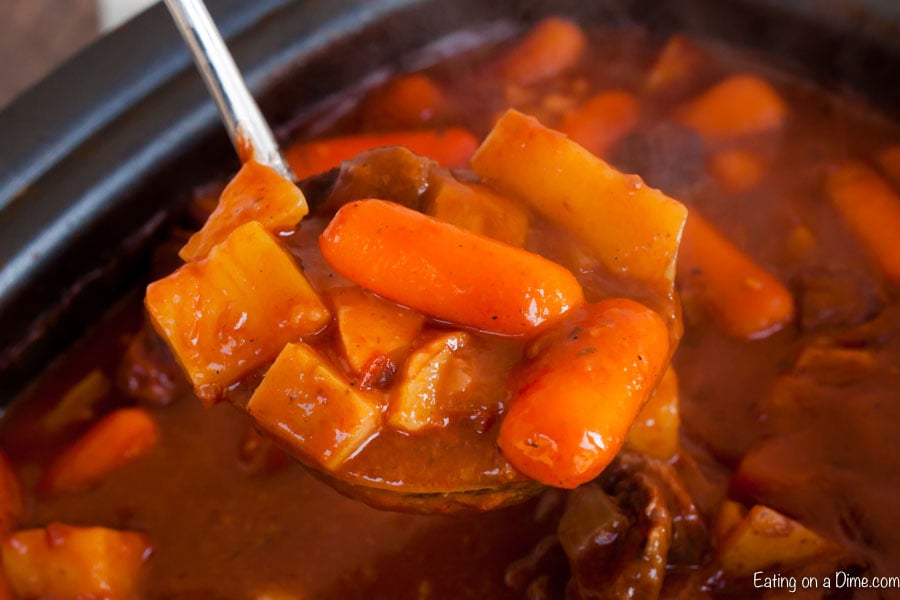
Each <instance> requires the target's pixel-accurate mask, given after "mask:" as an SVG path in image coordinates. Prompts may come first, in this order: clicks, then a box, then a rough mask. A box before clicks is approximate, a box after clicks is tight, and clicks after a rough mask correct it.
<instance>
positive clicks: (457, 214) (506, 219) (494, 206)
mask: <svg viewBox="0 0 900 600" xmlns="http://www.w3.org/2000/svg"><path fill="white" fill-rule="evenodd" d="M427 212H428V214H429V215H431V216H432V217H434V218H436V219H440V220H441V221H445V222H447V223H450V224H452V225H456V226H457V227H462V228H463V229H468V230H469V231H472V232H474V233H480V234H481V235H486V236H488V237H490V238H494V239H495V240H497V241H500V242H504V243H506V244H509V245H510V246H518V247H519V248H521V247H523V246H524V245H525V240H526V238H527V237H528V213H526V212H525V210H524V208H522V207H521V206H520V205H519V204H517V203H516V202H513V201H512V200H510V199H508V198H505V197H503V196H501V195H500V194H497V193H496V192H494V191H492V190H491V189H490V188H489V187H487V186H486V185H481V184H478V183H463V182H461V181H457V180H455V179H453V178H451V177H447V178H445V179H444V180H443V181H442V182H441V186H440V188H439V189H438V192H437V195H435V197H434V199H433V200H432V201H431V203H430V204H429V206H428V211H427Z"/></svg>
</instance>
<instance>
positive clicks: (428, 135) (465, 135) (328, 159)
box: [285, 127, 478, 179]
mask: <svg viewBox="0 0 900 600" xmlns="http://www.w3.org/2000/svg"><path fill="white" fill-rule="evenodd" d="M384 146H406V147H407V148H409V149H410V150H412V151H413V152H415V153H416V154H420V155H422V156H426V157H428V158H432V159H434V160H436V161H438V162H439V163H441V164H442V165H444V166H446V167H451V168H458V167H465V166H467V165H468V164H469V159H470V158H471V157H472V154H473V153H474V152H475V148H477V147H478V140H477V139H475V136H474V135H472V134H471V133H469V132H468V131H466V130H465V129H462V128H460V127H448V128H447V129H440V130H438V129H427V130H421V131H398V132H391V133H361V134H356V135H346V136H342V137H335V138H327V139H321V140H312V141H309V142H300V143H297V144H294V145H293V146H291V147H290V148H288V149H287V152H285V158H286V159H287V161H288V163H289V164H290V166H291V168H292V169H293V170H294V173H295V174H296V175H297V178H298V179H304V178H306V177H309V176H311V175H316V174H317V173H322V172H324V171H327V170H329V169H333V168H334V167H338V166H340V164H341V163H342V162H343V161H345V160H347V159H350V158H353V157H354V156H356V155H357V154H359V153H360V152H365V151H366V150H372V149H374V148H381V147H384Z"/></svg>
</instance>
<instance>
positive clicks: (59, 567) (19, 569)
mask: <svg viewBox="0 0 900 600" xmlns="http://www.w3.org/2000/svg"><path fill="white" fill-rule="evenodd" d="M151 550H152V548H151V545H150V542H149V540H148V539H147V537H146V536H144V535H143V534H141V533H136V532H131V531H116V530H114V529H106V528H104V527H75V526H71V525H63V524H61V523H51V524H50V525H48V526H47V527H46V528H44V529H27V530H23V531H19V532H17V533H15V534H14V535H13V536H12V537H10V538H9V539H7V540H6V541H5V542H4V543H3V545H2V553H3V567H4V569H5V570H6V575H7V577H8V579H9V583H10V585H11V587H12V588H13V590H14V591H15V594H16V596H17V597H20V598H53V599H54V600H69V599H71V600H75V599H82V598H103V599H106V600H130V599H135V598H139V597H140V595H141V594H140V589H141V587H140V586H141V571H142V566H143V564H144V562H145V561H146V560H147V559H148V558H149V556H150V553H151Z"/></svg>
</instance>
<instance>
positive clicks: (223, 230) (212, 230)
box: [178, 160, 309, 262]
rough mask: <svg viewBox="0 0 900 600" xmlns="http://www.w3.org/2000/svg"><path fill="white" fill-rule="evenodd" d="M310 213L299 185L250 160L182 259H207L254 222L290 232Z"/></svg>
mask: <svg viewBox="0 0 900 600" xmlns="http://www.w3.org/2000/svg"><path fill="white" fill-rule="evenodd" d="M308 212H309V207H308V206H307V205H306V198H304V197H303V193H302V192H301V191H300V190H299V188H297V186H296V185H294V184H293V183H291V182H290V181H288V180H287V179H285V178H284V177H282V176H281V175H279V174H278V173H276V172H275V170H274V169H272V168H271V167H267V166H265V165H261V164H259V163H258V162H256V161H254V160H251V161H248V162H246V163H244V166H243V167H241V170H240V171H238V174H237V175H235V176H234V179H232V180H231V182H230V183H229V184H228V186H227V187H226V188H225V190H224V191H223V192H222V195H221V196H220V197H219V203H218V205H216V209H215V210H214V211H213V212H212V214H211V215H209V218H208V219H207V220H206V223H205V224H204V225H203V228H202V229H201V230H200V231H198V232H197V233H195V234H194V235H192V236H191V239H189V240H188V242H187V244H185V245H184V247H183V248H182V249H181V250H180V251H179V252H178V256H180V257H181V258H182V260H184V261H186V262H190V261H192V260H197V259H200V258H203V257H204V256H206V255H207V254H209V251H210V250H211V249H212V247H213V246H215V245H216V244H219V243H221V242H223V241H225V238H227V237H228V234H229V233H231V232H232V231H234V230H235V229H237V228H238V227H240V226H241V225H243V224H244V223H248V222H250V221H259V222H260V223H262V225H263V226H264V227H265V228H266V229H268V230H269V231H272V232H276V233H277V232H279V231H288V230H290V229H293V228H294V226H296V225H297V223H299V222H300V219H302V218H303V217H304V216H306V213H308Z"/></svg>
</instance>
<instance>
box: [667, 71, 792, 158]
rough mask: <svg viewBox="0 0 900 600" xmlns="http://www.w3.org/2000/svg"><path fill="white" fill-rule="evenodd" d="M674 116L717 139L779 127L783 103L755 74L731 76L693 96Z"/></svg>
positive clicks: (709, 139) (783, 115) (704, 135)
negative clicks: (695, 96)
mask: <svg viewBox="0 0 900 600" xmlns="http://www.w3.org/2000/svg"><path fill="white" fill-rule="evenodd" d="M677 116H678V119H679V120H680V121H681V123H682V124H683V125H686V126H688V127H690V128H691V129H693V130H695V131H696V132H697V133H699V134H700V135H701V136H703V137H704V138H705V139H707V140H708V141H711V142H717V141H722V140H729V139H734V138H738V137H742V136H746V135H753V134H761V133H766V132H769V131H773V130H776V129H778V128H780V127H781V126H782V124H783V123H784V121H785V119H786V118H787V105H786V104H785V102H784V100H782V99H781V96H779V95H778V92H776V91H775V90H774V89H773V88H772V86H771V85H769V84H768V83H767V82H765V81H763V80H762V79H760V78H759V77H756V76H754V75H734V76H732V77H729V78H728V79H725V80H724V81H721V82H719V83H718V84H716V85H714V86H713V87H712V88H710V89H709V90H707V91H706V92H704V93H703V94H701V95H700V96H698V97H697V98H694V100H692V101H691V102H689V103H688V104H687V105H686V106H684V107H682V109H681V110H680V111H679V112H678V115H677Z"/></svg>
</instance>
